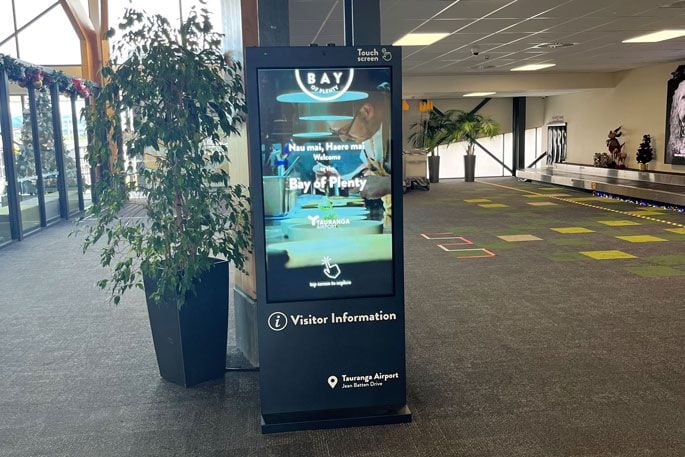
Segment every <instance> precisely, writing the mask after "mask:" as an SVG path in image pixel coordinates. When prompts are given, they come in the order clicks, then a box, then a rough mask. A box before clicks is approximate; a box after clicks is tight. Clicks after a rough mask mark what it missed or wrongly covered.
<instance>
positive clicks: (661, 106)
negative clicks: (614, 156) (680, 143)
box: [543, 62, 685, 173]
mask: <svg viewBox="0 0 685 457" xmlns="http://www.w3.org/2000/svg"><path fill="white" fill-rule="evenodd" d="M683 63H685V62H671V63H667V64H659V65H653V66H649V67H645V68H639V69H635V70H630V71H627V72H623V73H619V74H617V84H616V86H615V87H613V88H609V89H595V90H589V91H583V92H578V93H574V94H567V95H556V96H551V97H547V98H546V100H545V114H544V117H545V123H547V122H550V121H551V120H552V117H554V116H563V117H564V120H565V121H566V122H567V123H568V158H567V162H570V163H582V164H592V159H593V155H594V154H595V153H596V152H607V149H606V138H607V134H608V132H609V130H611V129H615V128H616V127H618V126H619V125H623V132H624V133H623V137H622V138H621V140H622V142H623V141H625V143H626V146H625V151H626V152H627V153H628V160H627V162H626V165H627V166H628V168H637V167H638V164H637V162H636V161H635V154H636V151H637V148H638V146H639V144H640V141H641V140H642V135H644V134H650V135H652V138H653V140H654V141H655V146H656V159H655V160H654V161H652V162H651V163H650V164H649V168H650V169H652V170H657V171H669V172H676V173H685V166H679V165H669V164H664V137H665V131H666V91H667V88H666V85H667V81H668V80H669V79H670V77H671V72H673V71H674V70H675V69H676V68H677V67H678V65H682V64H683ZM545 133H546V132H545ZM543 141H544V142H545V144H546V142H547V138H546V137H545V138H544V139H543Z"/></svg>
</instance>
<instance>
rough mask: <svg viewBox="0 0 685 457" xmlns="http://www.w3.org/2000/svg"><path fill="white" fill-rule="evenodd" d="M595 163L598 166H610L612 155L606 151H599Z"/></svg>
mask: <svg viewBox="0 0 685 457" xmlns="http://www.w3.org/2000/svg"><path fill="white" fill-rule="evenodd" d="M594 164H595V166H596V167H601V168H608V167H609V166H610V165H611V156H609V154H607V153H606V152H598V153H596V154H595V156H594Z"/></svg>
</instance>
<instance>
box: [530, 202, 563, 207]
mask: <svg viewBox="0 0 685 457" xmlns="http://www.w3.org/2000/svg"><path fill="white" fill-rule="evenodd" d="M528 204H529V205H530V206H559V204H558V203H552V202H528Z"/></svg>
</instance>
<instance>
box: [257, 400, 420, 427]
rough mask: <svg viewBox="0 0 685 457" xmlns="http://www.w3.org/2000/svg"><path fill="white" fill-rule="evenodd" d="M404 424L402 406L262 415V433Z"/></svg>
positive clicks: (407, 412) (405, 414)
mask: <svg viewBox="0 0 685 457" xmlns="http://www.w3.org/2000/svg"><path fill="white" fill-rule="evenodd" d="M407 422H411V411H410V410H409V408H408V407H407V406H406V405H405V406H403V407H401V408H383V409H380V408H376V409H369V408H360V409H353V410H349V411H348V410H338V411H323V412H319V411H316V412H310V413H290V414H265V415H262V433H282V432H294V431H297V430H317V429H326V428H343V427H361V426H368V425H384V424H401V423H407Z"/></svg>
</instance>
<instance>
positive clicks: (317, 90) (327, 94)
mask: <svg viewBox="0 0 685 457" xmlns="http://www.w3.org/2000/svg"><path fill="white" fill-rule="evenodd" d="M295 79H296V80H297V85H298V86H300V89H301V90H302V92H304V93H305V94H307V95H308V96H310V97H311V98H313V99H314V100H318V101H320V102H332V101H334V100H337V99H338V98H340V97H342V96H343V95H345V92H347V90H348V89H349V88H350V86H351V85H352V81H353V80H354V69H353V68H350V69H347V70H346V69H342V68H339V69H338V68H336V69H318V70H295Z"/></svg>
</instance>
